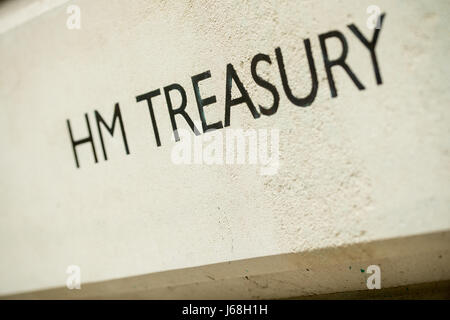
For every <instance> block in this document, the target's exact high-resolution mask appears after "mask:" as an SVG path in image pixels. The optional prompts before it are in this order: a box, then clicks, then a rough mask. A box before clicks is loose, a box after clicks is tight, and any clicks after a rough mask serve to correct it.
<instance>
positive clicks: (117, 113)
mask: <svg viewBox="0 0 450 320" xmlns="http://www.w3.org/2000/svg"><path fill="white" fill-rule="evenodd" d="M94 113H95V120H96V121H97V129H98V134H99V136H100V141H101V143H102V149H103V156H104V157H105V161H106V160H108V157H107V156H106V150H105V144H104V143H103V134H102V130H100V123H102V124H103V126H104V127H106V129H107V130H108V132H109V134H110V135H111V136H112V135H114V128H115V127H116V120H117V119H119V124H120V131H122V138H123V143H124V144H125V151H126V152H127V154H130V151H129V150H128V142H127V135H126V134H125V128H124V127H123V121H122V114H121V113H120V108H119V104H118V103H116V106H115V107H114V115H113V120H112V121H113V123H112V126H111V127H108V125H107V124H106V122H105V120H103V118H102V116H101V115H100V113H99V112H98V111H97V110H95V111H94Z"/></svg>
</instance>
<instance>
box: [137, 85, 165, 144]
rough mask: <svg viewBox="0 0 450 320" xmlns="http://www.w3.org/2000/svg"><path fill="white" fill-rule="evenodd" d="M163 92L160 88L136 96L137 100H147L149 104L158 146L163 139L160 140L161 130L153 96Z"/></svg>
mask: <svg viewBox="0 0 450 320" xmlns="http://www.w3.org/2000/svg"><path fill="white" fill-rule="evenodd" d="M160 94H161V91H159V89H157V90H154V91H150V92H148V93H145V94H143V95H140V96H137V97H136V102H139V101H142V100H147V104H148V110H149V111H150V117H151V118H152V126H153V132H154V133H155V138H156V145H157V146H158V147H160V146H161V140H159V132H158V126H157V125H156V119H155V113H154V112H153V106H152V98H153V97H156V96H159V95H160Z"/></svg>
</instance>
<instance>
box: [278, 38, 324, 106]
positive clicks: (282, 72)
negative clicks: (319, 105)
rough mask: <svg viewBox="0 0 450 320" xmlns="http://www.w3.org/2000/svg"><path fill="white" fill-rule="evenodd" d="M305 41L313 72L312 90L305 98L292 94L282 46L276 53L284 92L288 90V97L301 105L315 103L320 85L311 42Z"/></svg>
mask: <svg viewBox="0 0 450 320" xmlns="http://www.w3.org/2000/svg"><path fill="white" fill-rule="evenodd" d="M303 43H304V45H305V50H306V55H307V56H308V63H309V71H310V73H311V80H312V87H311V92H310V93H309V95H308V96H307V97H305V98H297V97H295V96H294V95H293V94H292V91H291V88H289V83H288V79H287V76H286V70H285V68H284V62H283V56H282V54H281V49H280V48H276V49H275V54H276V56H277V61H278V67H279V69H280V75H281V82H282V83H283V88H284V92H286V96H287V97H288V99H289V101H291V102H292V103H293V104H295V105H296V106H299V107H307V106H310V105H311V104H312V103H313V101H314V99H315V98H316V95H317V89H318V87H319V83H318V81H317V73H316V66H315V64H314V58H313V55H312V52H311V43H310V41H309V39H306V40H304V41H303Z"/></svg>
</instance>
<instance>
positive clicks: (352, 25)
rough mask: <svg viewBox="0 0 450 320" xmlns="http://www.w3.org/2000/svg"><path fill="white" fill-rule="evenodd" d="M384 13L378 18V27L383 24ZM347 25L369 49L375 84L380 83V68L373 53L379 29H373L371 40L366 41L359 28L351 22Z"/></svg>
mask: <svg viewBox="0 0 450 320" xmlns="http://www.w3.org/2000/svg"><path fill="white" fill-rule="evenodd" d="M385 15H386V14H384V13H383V14H382V15H381V16H380V18H379V19H380V29H381V27H382V25H383V20H384V16H385ZM348 27H349V28H350V30H352V32H353V33H354V34H355V36H356V37H357V38H358V39H359V40H360V41H361V42H362V43H363V44H364V45H365V46H366V48H367V49H369V51H370V56H371V58H372V64H373V69H374V71H375V77H376V78H377V84H378V85H380V84H382V83H383V81H382V80H381V74H380V69H379V68H378V61H377V56H376V54H375V46H376V45H377V41H378V35H379V33H380V29H375V32H374V34H373V37H372V41H371V42H369V41H367V39H366V38H364V36H363V35H362V33H361V32H360V31H359V29H358V28H357V27H356V26H355V25H354V24H351V25H349V26H348Z"/></svg>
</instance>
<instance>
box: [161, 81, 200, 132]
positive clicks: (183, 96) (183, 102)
mask: <svg viewBox="0 0 450 320" xmlns="http://www.w3.org/2000/svg"><path fill="white" fill-rule="evenodd" d="M172 90H178V92H179V93H180V94H181V105H180V107H179V108H178V109H175V110H174V109H173V106H172V100H170V93H169V92H170V91H172ZM164 94H165V96H166V101H167V107H168V108H169V114H170V121H171V122H172V129H173V135H174V136H175V141H180V136H179V134H178V131H177V123H176V121H175V115H176V114H181V115H182V116H183V118H184V119H185V120H186V122H187V123H188V125H189V127H191V129H192V131H194V133H195V135H197V136H198V135H200V132H199V131H198V130H197V128H196V127H195V125H194V122H192V120H191V118H190V117H189V115H188V114H187V113H186V111H184V109H186V105H187V98H186V91H184V89H183V87H182V86H180V85H179V84H178V83H174V84H171V85H170V86H167V87H164Z"/></svg>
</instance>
